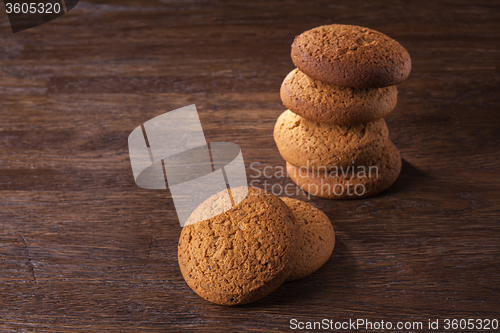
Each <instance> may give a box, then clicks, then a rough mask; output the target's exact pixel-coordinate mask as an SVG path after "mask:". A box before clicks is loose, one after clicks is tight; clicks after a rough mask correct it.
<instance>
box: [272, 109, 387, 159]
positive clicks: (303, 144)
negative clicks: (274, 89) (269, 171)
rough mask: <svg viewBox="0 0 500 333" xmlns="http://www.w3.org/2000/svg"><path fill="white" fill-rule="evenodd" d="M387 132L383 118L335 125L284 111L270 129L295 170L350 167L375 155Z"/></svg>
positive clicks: (283, 154)
mask: <svg viewBox="0 0 500 333" xmlns="http://www.w3.org/2000/svg"><path fill="white" fill-rule="evenodd" d="M388 136H389V131H388V129H387V125H386V124H385V121H384V119H379V120H377V121H374V122H371V123H367V124H360V125H356V126H335V125H331V124H327V123H318V122H315V121H312V120H308V119H305V118H302V117H301V116H299V115H297V114H295V113H293V112H291V111H290V110H287V111H285V112H283V113H282V114H281V116H279V118H278V120H277V121H276V125H275V127H274V141H276V146H277V147H278V150H279V152H280V154H281V156H282V157H283V158H284V159H285V161H287V162H289V163H291V164H292V165H294V166H297V167H302V166H303V167H306V168H308V169H313V168H316V167H327V168H328V167H330V166H342V167H347V166H352V165H360V164H364V163H366V162H367V161H369V160H370V159H371V158H372V156H373V155H376V154H378V152H379V151H380V149H381V147H382V145H383V143H384V141H385V140H386V139H387V137H388Z"/></svg>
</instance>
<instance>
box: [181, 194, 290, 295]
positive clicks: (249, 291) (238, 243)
mask: <svg viewBox="0 0 500 333" xmlns="http://www.w3.org/2000/svg"><path fill="white" fill-rule="evenodd" d="M238 189H239V188H237V189H232V190H231V191H232V192H234V191H238ZM247 189H248V194H247V196H246V197H245V199H244V200H243V201H242V202H241V203H239V204H238V205H236V206H234V207H233V208H232V209H230V210H228V211H226V212H224V213H222V214H219V215H217V216H215V217H212V218H210V219H207V220H204V221H201V222H198V223H195V224H191V225H187V226H185V227H184V228H183V229H182V232H181V236H180V239H179V245H178V260H179V267H180V270H181V273H182V276H183V277H184V279H185V280H186V282H187V284H188V285H189V286H190V287H191V289H193V290H194V291H195V292H196V293H197V294H198V295H199V296H201V297H203V298H204V299H206V300H208V301H210V302H213V303H217V304H222V305H237V304H245V303H250V302H253V301H256V300H258V299H260V298H262V297H264V296H266V295H268V294H269V293H271V292H272V291H273V290H275V289H276V288H278V287H279V286H280V285H281V284H282V283H283V281H284V280H285V278H286V277H287V275H288V272H289V269H290V267H289V265H290V263H289V262H290V260H291V258H292V256H293V254H294V251H295V239H296V229H297V225H296V222H295V217H294V215H293V213H292V212H291V210H290V208H288V206H287V205H286V204H285V203H284V202H283V201H282V200H280V199H279V198H278V197H276V196H274V195H273V194H271V193H269V192H266V191H264V190H262V189H257V188H252V187H250V188H247ZM208 200H210V199H208ZM205 206H207V207H208V206H210V205H205Z"/></svg>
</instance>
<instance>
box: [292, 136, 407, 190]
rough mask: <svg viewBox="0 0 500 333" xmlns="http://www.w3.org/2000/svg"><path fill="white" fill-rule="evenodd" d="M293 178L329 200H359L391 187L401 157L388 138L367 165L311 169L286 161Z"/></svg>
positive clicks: (305, 188)
mask: <svg viewBox="0 0 500 333" xmlns="http://www.w3.org/2000/svg"><path fill="white" fill-rule="evenodd" d="M286 169H287V172H288V175H289V177H290V178H291V179H292V180H293V182H294V183H295V184H297V185H298V186H299V187H300V188H302V189H303V190H304V191H306V192H308V193H310V194H312V195H315V196H318V197H322V198H327V199H358V198H366V197H370V196H373V195H375V194H377V193H380V192H382V191H384V190H386V189H387V188H389V187H390V186H391V185H392V184H393V183H394V182H395V181H396V179H397V178H398V176H399V172H400V171H401V156H400V154H399V151H398V150H397V148H396V147H395V146H394V144H393V143H392V142H391V141H389V140H388V139H387V141H386V144H385V147H384V148H383V149H382V151H381V153H380V154H378V155H374V156H373V157H372V159H371V160H370V161H368V162H367V163H366V164H365V165H361V166H356V167H350V168H341V167H339V168H336V169H331V170H330V172H328V173H327V172H325V171H324V170H314V171H311V170H307V169H306V168H304V167H296V166H294V165H292V164H290V163H288V162H287V163H286Z"/></svg>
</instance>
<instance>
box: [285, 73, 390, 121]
mask: <svg viewBox="0 0 500 333" xmlns="http://www.w3.org/2000/svg"><path fill="white" fill-rule="evenodd" d="M397 99H398V90H397V89H396V86H390V87H385V88H368V89H356V88H349V87H340V86H334V85H332V84H328V83H323V82H321V81H318V80H315V79H313V78H311V77H309V76H307V75H306V74H304V73H302V72H301V71H300V70H299V69H297V68H296V69H294V70H293V71H291V72H290V73H289V74H288V75H287V77H286V78H285V80H284V81H283V84H282V85H281V100H282V101H283V104H284V105H285V106H286V107H287V108H288V109H290V111H292V112H293V113H296V114H298V115H299V116H301V117H304V118H307V119H309V120H313V121H317V122H324V123H330V124H333V125H340V126H353V125H358V124H362V123H369V122H372V121H375V120H378V119H380V118H382V117H385V116H386V115H388V114H389V113H390V112H391V111H392V110H393V109H394V107H395V106H396V103H397Z"/></svg>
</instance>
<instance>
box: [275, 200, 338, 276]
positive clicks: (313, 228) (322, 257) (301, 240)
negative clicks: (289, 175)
mask: <svg viewBox="0 0 500 333" xmlns="http://www.w3.org/2000/svg"><path fill="white" fill-rule="evenodd" d="M280 199H281V200H283V201H284V202H285V203H286V204H287V206H288V207H290V209H291V210H292V212H293V214H294V215H295V218H296V220H297V225H298V230H297V248H296V252H295V256H294V257H293V260H292V264H291V270H290V274H289V275H288V277H287V278H286V280H285V281H295V280H298V279H302V278H303V277H306V276H308V275H309V274H312V273H313V272H315V271H316V270H318V269H319V268H320V267H321V266H323V264H324V263H325V262H327V260H328V258H330V256H331V255H332V251H333V248H334V247H335V232H334V231H333V227H332V224H331V222H330V219H328V216H326V215H325V213H323V212H322V211H321V210H319V209H318V208H316V207H314V206H313V205H311V204H308V203H306V202H303V201H300V200H297V199H292V198H287V197H283V198H280Z"/></svg>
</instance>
